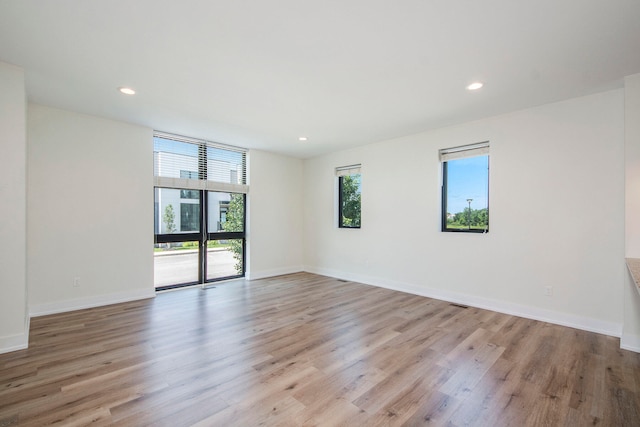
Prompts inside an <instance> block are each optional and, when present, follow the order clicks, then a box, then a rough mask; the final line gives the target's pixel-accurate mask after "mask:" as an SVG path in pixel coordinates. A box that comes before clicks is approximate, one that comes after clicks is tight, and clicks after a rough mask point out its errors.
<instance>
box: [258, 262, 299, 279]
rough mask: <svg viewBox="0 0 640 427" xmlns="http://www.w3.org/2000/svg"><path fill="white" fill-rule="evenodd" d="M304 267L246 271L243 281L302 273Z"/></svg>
mask: <svg viewBox="0 0 640 427" xmlns="http://www.w3.org/2000/svg"><path fill="white" fill-rule="evenodd" d="M303 271H305V270H304V267H303V266H302V265H297V266H291V267H282V268H272V269H269V270H261V271H255V272H249V271H247V272H246V273H245V279H247V280H259V279H266V278H269V277H275V276H282V275H283V274H293V273H300V272H303Z"/></svg>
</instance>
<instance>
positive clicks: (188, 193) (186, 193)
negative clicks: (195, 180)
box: [180, 190, 200, 199]
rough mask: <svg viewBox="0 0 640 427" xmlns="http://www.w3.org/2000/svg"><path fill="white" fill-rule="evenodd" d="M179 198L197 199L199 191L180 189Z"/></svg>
mask: <svg viewBox="0 0 640 427" xmlns="http://www.w3.org/2000/svg"><path fill="white" fill-rule="evenodd" d="M180 198H181V199H199V198H200V192H199V191H198V190H180Z"/></svg>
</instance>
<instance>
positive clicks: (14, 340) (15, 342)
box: [0, 316, 31, 354]
mask: <svg viewBox="0 0 640 427" xmlns="http://www.w3.org/2000/svg"><path fill="white" fill-rule="evenodd" d="M24 323H25V326H24V332H22V333H21V334H15V335H9V336H6V337H0V354H2V353H9V352H12V351H17V350H24V349H25V348H28V347H29V328H30V326H31V318H30V317H29V316H27V318H26V320H25V322H24Z"/></svg>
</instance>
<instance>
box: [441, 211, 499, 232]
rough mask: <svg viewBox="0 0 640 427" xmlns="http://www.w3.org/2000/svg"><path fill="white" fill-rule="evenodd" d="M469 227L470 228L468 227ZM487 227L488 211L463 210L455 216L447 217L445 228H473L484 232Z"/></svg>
mask: <svg viewBox="0 0 640 427" xmlns="http://www.w3.org/2000/svg"><path fill="white" fill-rule="evenodd" d="M469 225H471V226H469ZM488 226H489V209H487V208H484V209H471V210H469V208H465V209H464V211H462V212H458V213H457V214H455V215H450V214H449V215H447V228H473V229H482V230H484V229H485V228H487V227H488Z"/></svg>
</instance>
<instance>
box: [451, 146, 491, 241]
mask: <svg viewBox="0 0 640 427" xmlns="http://www.w3.org/2000/svg"><path fill="white" fill-rule="evenodd" d="M440 161H441V162H442V231H458V232H471V233H486V232H488V231H489V142H481V143H478V144H472V145H465V146H462V147H454V148H447V149H444V150H440Z"/></svg>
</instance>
